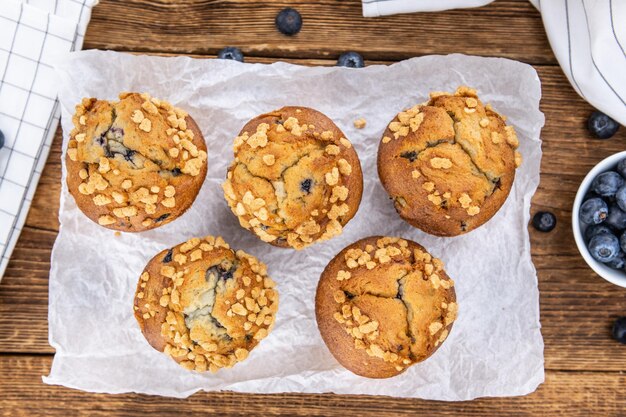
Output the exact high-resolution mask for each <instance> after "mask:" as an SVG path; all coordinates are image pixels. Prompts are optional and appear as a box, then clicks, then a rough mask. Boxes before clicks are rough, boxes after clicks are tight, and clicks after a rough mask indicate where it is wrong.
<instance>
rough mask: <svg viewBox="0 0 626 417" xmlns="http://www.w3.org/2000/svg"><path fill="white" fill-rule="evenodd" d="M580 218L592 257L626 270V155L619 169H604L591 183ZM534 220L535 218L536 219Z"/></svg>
mask: <svg viewBox="0 0 626 417" xmlns="http://www.w3.org/2000/svg"><path fill="white" fill-rule="evenodd" d="M590 188H591V189H590V190H589V192H588V193H587V195H585V198H584V202H583V203H582V204H581V206H580V210H579V212H578V219H579V220H580V222H581V223H582V224H583V227H584V226H586V229H585V230H584V233H583V235H584V237H585V241H586V242H587V249H588V250H589V253H590V254H591V256H592V257H593V258H594V259H595V260H597V261H599V262H602V263H604V264H605V265H606V266H608V267H610V268H613V269H618V270H623V271H624V270H626V255H625V254H626V158H625V159H622V160H621V161H619V162H618V164H617V166H616V168H615V170H612V171H607V172H603V173H602V174H600V175H598V176H597V177H596V178H594V180H593V181H592V183H591V187H590ZM533 221H534V219H533Z"/></svg>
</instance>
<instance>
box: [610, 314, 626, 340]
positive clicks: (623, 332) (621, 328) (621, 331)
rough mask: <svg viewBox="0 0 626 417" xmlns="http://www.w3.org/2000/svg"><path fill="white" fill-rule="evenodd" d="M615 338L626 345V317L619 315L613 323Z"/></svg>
mask: <svg viewBox="0 0 626 417" xmlns="http://www.w3.org/2000/svg"><path fill="white" fill-rule="evenodd" d="M613 339H615V340H617V341H618V342H620V343H623V344H625V345H626V317H619V318H618V319H617V320H615V323H613Z"/></svg>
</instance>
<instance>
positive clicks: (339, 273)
mask: <svg viewBox="0 0 626 417" xmlns="http://www.w3.org/2000/svg"><path fill="white" fill-rule="evenodd" d="M456 314H457V304H456V295H455V292H454V282H453V281H452V280H451V279H450V278H449V277H448V275H447V274H446V272H445V271H444V270H443V263H442V262H441V261H440V260H439V259H436V258H433V257H432V256H431V255H430V254H429V253H428V252H426V250H425V249H424V248H423V247H422V246H420V245H418V244H417V243H415V242H412V241H410V240H404V239H400V238H394V237H380V236H373V237H368V238H365V239H362V240H359V241H358V242H355V243H353V244H351V245H350V246H348V247H346V248H345V249H343V250H342V251H341V252H340V253H339V254H337V256H335V257H334V258H333V259H332V260H331V261H330V263H329V264H328V266H326V269H324V272H323V273H322V276H321V278H320V281H319V283H318V286H317V294H316V296H315V315H316V318H317V325H318V327H319V330H320V333H321V335H322V339H324V342H325V343H326V346H328V349H329V350H330V352H331V353H332V354H333V356H334V357H335V358H336V359H337V360H338V361H339V363H340V364H341V365H343V366H344V367H346V368H347V369H348V370H350V371H352V372H354V373H355V374H357V375H361V376H365V377H369V378H388V377H392V376H395V375H398V374H400V373H402V372H404V371H405V370H406V369H407V368H408V367H409V366H411V365H413V364H415V363H417V362H421V361H423V360H425V359H426V358H428V357H429V356H430V355H432V354H433V353H434V352H435V351H436V350H437V349H438V348H439V346H441V344H442V343H443V342H444V340H445V339H446V338H447V337H448V334H449V332H450V330H451V328H452V324H453V322H454V320H455V319H456Z"/></svg>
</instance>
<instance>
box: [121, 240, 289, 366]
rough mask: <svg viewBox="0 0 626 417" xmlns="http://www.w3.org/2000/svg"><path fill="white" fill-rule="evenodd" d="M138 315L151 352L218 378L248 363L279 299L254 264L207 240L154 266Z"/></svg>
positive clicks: (177, 249)
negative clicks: (223, 370) (220, 372)
mask: <svg viewBox="0 0 626 417" xmlns="http://www.w3.org/2000/svg"><path fill="white" fill-rule="evenodd" d="M133 309H134V312H135V318H136V319H137V322H138V323H139V327H140V329H141V331H142V333H143V335H144V336H145V338H146V340H147V341H148V343H149V344H150V345H151V346H152V347H153V348H154V349H156V350H158V351H160V352H164V353H165V354H166V355H168V356H170V357H171V358H172V359H173V360H174V361H176V362H177V363H178V364H179V365H181V366H182V367H184V368H185V369H188V370H194V371H197V372H205V371H211V372H217V371H218V370H219V369H220V368H230V367H232V366H234V365H235V364H236V363H238V362H241V361H243V360H245V359H246V358H247V357H248V354H249V353H250V351H251V350H252V349H254V348H255V347H256V346H257V345H258V344H259V342H260V341H261V340H263V339H264V338H265V337H267V335H268V334H269V332H270V331H271V330H272V327H273V326H274V320H275V317H276V312H277V310H278V292H277V291H276V289H275V288H274V281H272V279H270V278H269V277H268V275H267V267H266V266H265V265H264V264H263V263H262V262H260V261H259V260H258V259H257V258H255V257H254V256H252V255H248V254H247V253H245V252H244V251H241V250H238V251H235V250H233V249H232V248H231V247H230V246H229V245H228V244H227V243H226V242H224V240H223V239H222V238H221V237H217V238H216V237H213V236H207V237H205V238H202V239H201V238H192V239H189V240H188V241H186V242H184V243H181V244H179V245H176V246H174V247H173V248H170V249H166V250H164V251H162V252H161V253H159V254H157V255H156V256H155V257H154V258H152V259H151V260H150V262H148V265H147V266H146V268H145V269H144V271H143V272H142V274H141V276H140V278H139V281H138V283H137V289H136V291H135V300H134V305H133Z"/></svg>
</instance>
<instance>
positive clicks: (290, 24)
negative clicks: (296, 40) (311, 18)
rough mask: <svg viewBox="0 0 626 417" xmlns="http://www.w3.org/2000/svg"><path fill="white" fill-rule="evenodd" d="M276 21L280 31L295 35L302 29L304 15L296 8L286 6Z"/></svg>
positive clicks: (284, 33)
mask: <svg viewBox="0 0 626 417" xmlns="http://www.w3.org/2000/svg"><path fill="white" fill-rule="evenodd" d="M274 23H276V28H277V29H278V31H279V32H280V33H282V34H283V35H287V36H293V35H295V34H296V33H298V32H300V29H302V16H300V13H299V12H298V11H297V10H296V9H292V8H291V7H286V8H284V9H282V10H281V11H280V12H278V14H277V15H276V20H275V21H274Z"/></svg>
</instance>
